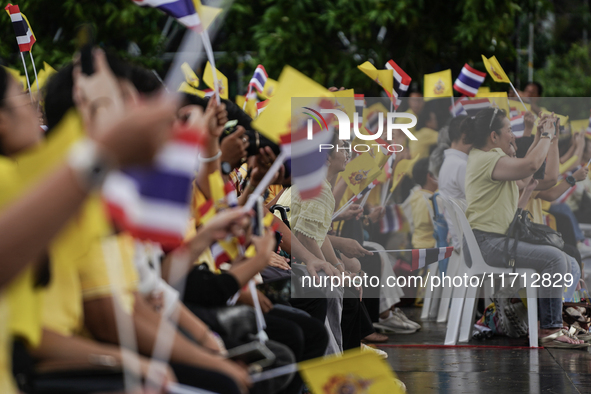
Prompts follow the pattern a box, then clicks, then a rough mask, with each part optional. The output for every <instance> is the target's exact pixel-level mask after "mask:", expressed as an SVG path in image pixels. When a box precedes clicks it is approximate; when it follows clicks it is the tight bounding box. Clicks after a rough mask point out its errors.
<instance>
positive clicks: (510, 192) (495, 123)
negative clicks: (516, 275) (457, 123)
mask: <svg viewBox="0 0 591 394" xmlns="http://www.w3.org/2000/svg"><path fill="white" fill-rule="evenodd" d="M462 129H463V131H464V132H465V135H466V136H467V139H466V142H467V143H470V144H472V145H473V149H472V150H471V151H470V154H469V155H468V165H467V170H466V201H467V204H468V208H467V210H466V217H467V218H468V221H469V222H470V226H471V227H472V229H473V230H474V235H475V237H476V241H477V242H478V245H479V246H480V250H481V251H482V256H483V257H484V260H485V261H486V263H487V264H489V265H491V266H495V267H507V264H508V263H507V256H506V254H505V240H506V236H505V234H506V233H507V230H508V228H509V225H510V224H511V222H512V220H513V217H514V215H515V212H516V210H517V207H518V205H517V204H518V200H519V186H518V183H520V184H522V187H523V186H525V185H527V184H529V181H530V179H531V178H530V177H531V176H532V175H533V174H534V173H535V172H536V171H537V170H538V168H540V166H541V165H542V163H543V161H544V159H545V158H546V156H547V154H548V150H549V149H550V145H551V141H552V138H553V137H554V135H555V133H556V119H555V118H553V117H546V118H544V119H543V120H542V121H541V122H540V125H539V130H538V132H539V133H541V135H540V142H539V143H538V144H537V145H536V146H535V147H534V148H533V149H532V150H531V151H530V152H528V154H527V155H526V156H525V157H524V158H521V159H519V158H515V157H511V155H512V153H513V152H512V145H513V144H514V141H515V136H514V135H513V133H512V131H511V124H510V122H509V120H508V119H507V117H506V115H505V112H504V111H503V110H500V109H498V108H487V109H484V110H482V111H480V112H479V113H478V114H476V116H474V117H470V118H468V119H466V120H465V121H464V122H463V124H462ZM523 183H525V185H523ZM513 242H514V241H510V242H509V248H510V250H511V248H512V247H513ZM515 267H523V268H534V269H536V270H537V271H538V272H539V273H540V274H541V275H543V274H545V273H549V274H551V275H554V274H559V275H562V277H564V275H565V274H566V273H567V272H569V271H570V263H569V260H568V258H567V256H566V254H565V253H564V252H562V251H561V250H559V249H557V248H555V247H553V246H548V245H533V244H529V243H527V242H523V241H520V242H518V244H517V248H516V253H515ZM562 291H563V288H562V287H540V289H539V296H540V298H539V300H538V313H539V319H540V343H541V345H543V346H546V347H563V348H586V347H587V346H588V345H587V344H584V343H583V342H582V341H580V340H578V339H576V338H573V337H570V336H569V334H568V332H565V331H563V330H562Z"/></svg>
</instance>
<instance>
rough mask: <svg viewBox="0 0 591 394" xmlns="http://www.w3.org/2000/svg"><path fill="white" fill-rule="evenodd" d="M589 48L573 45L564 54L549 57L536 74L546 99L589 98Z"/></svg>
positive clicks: (590, 61)
mask: <svg viewBox="0 0 591 394" xmlns="http://www.w3.org/2000/svg"><path fill="white" fill-rule="evenodd" d="M590 50H591V47H590V46H587V47H585V46H582V45H578V44H573V45H572V46H571V47H570V49H569V51H568V52H566V53H565V54H555V55H550V56H548V57H547V58H546V66H545V67H544V68H543V69H542V70H539V71H537V72H536V80H537V81H539V82H540V83H541V84H542V85H543V86H544V95H545V96H548V97H589V96H591V55H590V52H589V51H590Z"/></svg>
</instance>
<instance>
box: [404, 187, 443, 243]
mask: <svg viewBox="0 0 591 394" xmlns="http://www.w3.org/2000/svg"><path fill="white" fill-rule="evenodd" d="M431 196H433V193H432V192H430V191H429V190H425V189H417V190H415V191H414V193H413V194H412V196H411V198H410V207H411V210H412V221H413V224H414V228H415V229H414V232H413V233H412V247H413V248H418V249H423V248H434V247H435V246H436V244H437V242H436V241H435V238H433V220H432V219H431V216H430V214H429V212H431V210H432V209H429V207H428V206H427V203H428V199H429V198H430V197H431Z"/></svg>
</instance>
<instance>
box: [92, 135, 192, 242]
mask: <svg viewBox="0 0 591 394" xmlns="http://www.w3.org/2000/svg"><path fill="white" fill-rule="evenodd" d="M199 143H200V136H199V134H197V133H196V132H195V131H193V130H181V131H180V132H178V133H176V135H175V136H174V138H173V139H172V140H171V141H169V142H168V143H167V144H166V145H165V146H164V147H163V148H162V149H161V151H160V152H159V153H158V155H157V156H156V159H155V161H154V164H153V166H152V167H151V168H128V169H125V170H121V171H116V172H113V173H111V174H110V175H109V176H108V177H107V179H106V181H105V184H104V186H103V197H104V200H105V202H106V205H107V208H108V210H109V213H110V214H111V217H112V218H113V221H114V222H115V224H116V225H117V227H118V228H119V229H121V230H125V231H128V232H130V233H131V235H133V236H134V237H135V238H139V239H143V240H150V241H154V242H158V243H160V244H161V245H162V247H163V248H164V249H165V250H166V249H172V248H175V247H177V246H179V245H180V244H181V242H182V241H183V238H184V235H185V233H186V230H187V225H188V223H189V219H190V217H191V215H190V208H189V202H190V197H191V190H192V186H191V185H192V181H193V178H194V177H195V171H196V170H197V157H198V146H199Z"/></svg>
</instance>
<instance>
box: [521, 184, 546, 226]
mask: <svg viewBox="0 0 591 394" xmlns="http://www.w3.org/2000/svg"><path fill="white" fill-rule="evenodd" d="M539 193H540V192H539V191H534V192H533V193H532V194H531V197H530V198H529V201H528V202H527V205H526V206H525V209H526V210H527V211H530V212H531V216H532V222H533V223H538V224H545V223H544V213H543V212H542V200H540V199H539V198H536V196H537V195H538V194H539Z"/></svg>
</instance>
